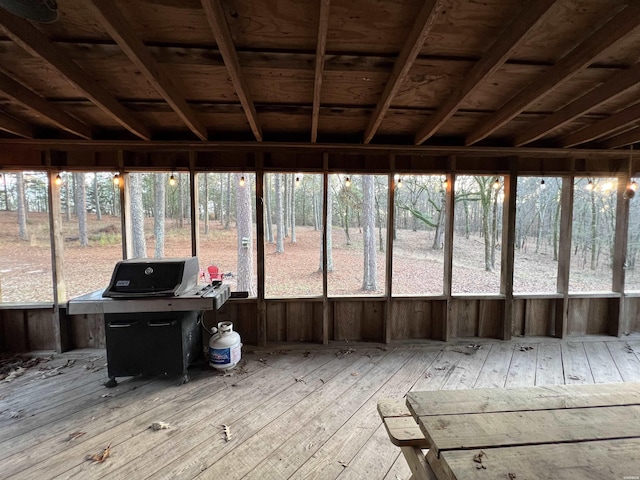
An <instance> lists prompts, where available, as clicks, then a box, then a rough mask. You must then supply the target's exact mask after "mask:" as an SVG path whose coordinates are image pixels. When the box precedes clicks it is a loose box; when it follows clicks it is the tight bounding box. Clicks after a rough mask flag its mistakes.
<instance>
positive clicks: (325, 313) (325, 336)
mask: <svg viewBox="0 0 640 480" xmlns="http://www.w3.org/2000/svg"><path fill="white" fill-rule="evenodd" d="M328 192H329V154H328V153H327V152H323V154H322V344H323V345H327V344H328V343H329V284H328V278H327V220H329V221H331V219H327V200H328V198H329V193H328Z"/></svg>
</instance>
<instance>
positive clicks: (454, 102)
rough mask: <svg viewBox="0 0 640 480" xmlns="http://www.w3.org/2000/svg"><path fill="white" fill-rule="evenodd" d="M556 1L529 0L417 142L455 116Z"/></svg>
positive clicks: (425, 127) (417, 135) (444, 104)
mask: <svg viewBox="0 0 640 480" xmlns="http://www.w3.org/2000/svg"><path fill="white" fill-rule="evenodd" d="M554 3H555V2H554V0H544V1H543V0H539V1H535V2H529V3H528V4H527V6H525V8H524V9H523V11H522V12H520V13H519V14H518V15H516V16H515V18H514V20H513V21H512V22H511V23H510V24H509V26H507V28H506V29H505V31H504V32H502V33H501V34H500V35H499V36H498V38H497V39H496V41H495V42H494V43H493V45H491V47H489V50H487V51H486V53H485V54H484V55H483V56H482V58H481V59H480V60H479V61H478V62H477V63H476V64H475V65H474V66H473V68H472V69H471V71H470V72H469V73H468V74H467V75H466V76H465V77H464V80H463V81H462V83H461V84H460V85H459V86H458V88H457V89H456V90H455V91H454V92H452V93H451V94H450V95H448V96H447V98H446V100H445V101H444V103H443V104H442V105H441V106H440V107H439V108H438V110H437V111H436V112H435V113H434V114H433V115H432V116H431V117H430V118H429V121H428V122H427V123H426V124H425V125H424V126H423V127H422V128H421V129H420V130H419V131H418V133H416V136H415V143H416V145H419V144H421V143H422V142H424V141H426V140H427V139H428V138H429V137H431V136H432V135H433V134H434V133H435V132H436V131H437V130H438V129H439V128H440V127H441V126H442V124H443V123H444V122H446V121H447V120H448V119H449V118H451V116H453V114H454V113H455V112H456V111H457V109H458V108H459V107H460V104H461V103H462V102H463V101H464V100H465V98H467V97H468V96H469V95H470V94H472V93H473V92H474V90H475V89H476V88H478V86H479V85H480V83H481V82H482V81H483V80H485V79H486V78H488V77H490V76H491V75H493V73H494V72H495V71H496V70H497V69H498V68H500V67H501V66H502V65H503V64H504V62H506V61H507V59H508V58H509V56H510V55H511V53H512V52H513V51H514V50H515V49H516V48H517V47H518V45H520V42H521V41H522V39H523V38H524V36H525V35H526V34H527V32H529V30H531V28H532V27H533V26H534V25H536V24H537V23H538V22H539V21H540V20H541V19H542V18H543V17H544V16H545V15H546V13H547V12H548V11H549V7H551V5H553V4H554Z"/></svg>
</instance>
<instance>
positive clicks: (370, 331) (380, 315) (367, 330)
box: [360, 300, 385, 342]
mask: <svg viewBox="0 0 640 480" xmlns="http://www.w3.org/2000/svg"><path fill="white" fill-rule="evenodd" d="M363 304H364V305H363V316H362V320H361V324H360V338H361V339H362V340H369V341H373V342H382V341H384V336H383V330H384V316H385V302H367V301H366V300H365V301H364V302H363Z"/></svg>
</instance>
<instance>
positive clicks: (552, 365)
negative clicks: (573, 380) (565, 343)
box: [536, 342, 564, 386]
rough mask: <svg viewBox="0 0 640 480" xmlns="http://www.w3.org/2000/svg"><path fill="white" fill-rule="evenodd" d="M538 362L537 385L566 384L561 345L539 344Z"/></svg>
mask: <svg viewBox="0 0 640 480" xmlns="http://www.w3.org/2000/svg"><path fill="white" fill-rule="evenodd" d="M536 361H537V363H536V385H540V386H543V385H560V384H563V383H564V370H563V367H562V352H561V347H560V344H559V343H546V342H542V343H539V344H538V356H537V358H536Z"/></svg>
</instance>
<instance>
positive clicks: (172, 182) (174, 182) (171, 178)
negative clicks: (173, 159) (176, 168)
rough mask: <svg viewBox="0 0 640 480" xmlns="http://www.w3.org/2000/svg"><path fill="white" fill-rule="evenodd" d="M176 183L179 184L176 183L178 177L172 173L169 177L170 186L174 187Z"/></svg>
mask: <svg viewBox="0 0 640 480" xmlns="http://www.w3.org/2000/svg"><path fill="white" fill-rule="evenodd" d="M176 183H177V182H176V177H175V176H174V175H173V173H172V174H171V176H170V177H169V185H171V186H172V187H173V186H174V185H175V184H176Z"/></svg>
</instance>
